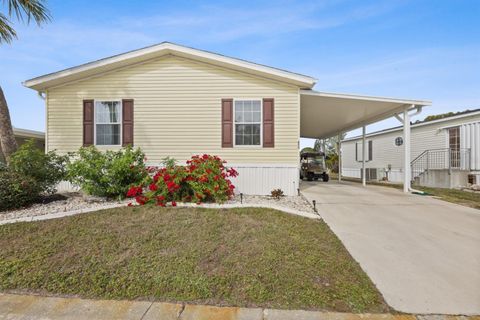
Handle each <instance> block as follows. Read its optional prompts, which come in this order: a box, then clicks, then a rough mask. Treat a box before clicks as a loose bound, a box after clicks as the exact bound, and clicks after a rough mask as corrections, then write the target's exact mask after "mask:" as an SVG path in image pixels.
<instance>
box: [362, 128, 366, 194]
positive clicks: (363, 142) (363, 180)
mask: <svg viewBox="0 0 480 320" xmlns="http://www.w3.org/2000/svg"><path fill="white" fill-rule="evenodd" d="M365 131H366V130H365V126H363V127H362V185H363V186H364V187H365V186H366V185H367V176H366V174H365V171H366V170H365V153H366V152H365V151H366V147H367V146H366V144H365V134H366V132H365Z"/></svg>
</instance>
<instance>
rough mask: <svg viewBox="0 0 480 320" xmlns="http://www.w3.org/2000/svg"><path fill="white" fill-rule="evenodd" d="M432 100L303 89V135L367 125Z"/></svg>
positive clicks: (321, 135) (319, 135)
mask: <svg viewBox="0 0 480 320" xmlns="http://www.w3.org/2000/svg"><path fill="white" fill-rule="evenodd" d="M430 104H431V102H430V101H422V100H410V99H394V98H385V97H371V96H360V95H352V94H339V93H327V92H319V91H314V90H301V91H300V136H301V137H303V138H314V139H322V138H329V137H332V136H335V135H337V134H339V133H341V132H346V131H350V130H353V129H356V128H359V127H361V126H364V125H368V124H371V123H374V122H377V121H381V120H383V119H386V118H390V117H392V116H393V115H395V114H396V113H399V112H402V111H403V110H405V108H409V107H422V106H428V105H430Z"/></svg>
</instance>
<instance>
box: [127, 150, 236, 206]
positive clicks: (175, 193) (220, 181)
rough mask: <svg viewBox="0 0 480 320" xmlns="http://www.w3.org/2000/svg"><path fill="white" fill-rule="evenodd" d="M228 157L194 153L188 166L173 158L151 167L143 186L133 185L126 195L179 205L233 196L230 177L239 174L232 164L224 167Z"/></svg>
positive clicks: (225, 199) (159, 203) (141, 202)
mask: <svg viewBox="0 0 480 320" xmlns="http://www.w3.org/2000/svg"><path fill="white" fill-rule="evenodd" d="M225 163H226V161H223V160H221V159H220V158H219V157H217V156H211V155H207V154H204V155H203V156H193V157H192V158H191V159H190V160H188V161H187V165H186V166H180V165H175V164H174V163H172V162H170V163H169V164H168V165H167V166H166V167H164V168H161V169H157V170H152V169H150V170H149V171H150V172H151V177H150V179H148V180H147V183H146V184H144V185H141V186H132V187H131V188H130V189H129V190H128V192H127V197H130V198H135V201H136V202H137V203H138V204H140V205H144V204H156V205H159V206H166V205H167V204H168V203H170V204H171V205H172V206H176V204H177V201H179V202H195V203H197V204H200V203H202V202H218V203H222V202H225V201H227V200H228V199H230V198H231V197H232V196H233V194H234V191H233V190H234V188H235V187H234V186H233V184H232V183H231V181H230V179H229V178H234V177H236V176H237V175H238V173H237V171H235V169H233V168H227V167H225V165H224V164H225Z"/></svg>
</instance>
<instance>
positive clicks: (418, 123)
mask: <svg viewBox="0 0 480 320" xmlns="http://www.w3.org/2000/svg"><path fill="white" fill-rule="evenodd" d="M475 115H478V116H480V109H474V110H465V111H460V112H456V113H454V114H452V115H450V116H446V117H444V118H440V119H434V120H422V121H415V122H411V128H412V129H413V128H416V127H422V126H426V125H429V124H434V123H442V122H448V121H451V120H456V119H461V118H467V117H471V116H475ZM401 130H403V126H396V127H392V128H387V129H383V130H378V131H374V132H371V133H368V134H366V135H365V137H367V138H368V137H373V136H379V135H382V134H385V133H391V132H395V131H401ZM361 138H362V136H361V135H358V136H354V137H350V138H346V139H343V140H342V142H348V141H354V140H358V139H361Z"/></svg>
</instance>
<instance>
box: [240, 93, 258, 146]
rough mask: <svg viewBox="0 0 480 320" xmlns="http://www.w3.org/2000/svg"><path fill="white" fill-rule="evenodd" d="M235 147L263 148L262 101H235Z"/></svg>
mask: <svg viewBox="0 0 480 320" xmlns="http://www.w3.org/2000/svg"><path fill="white" fill-rule="evenodd" d="M234 114H235V145H236V146H261V141H262V101H261V100H235V101H234Z"/></svg>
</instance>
